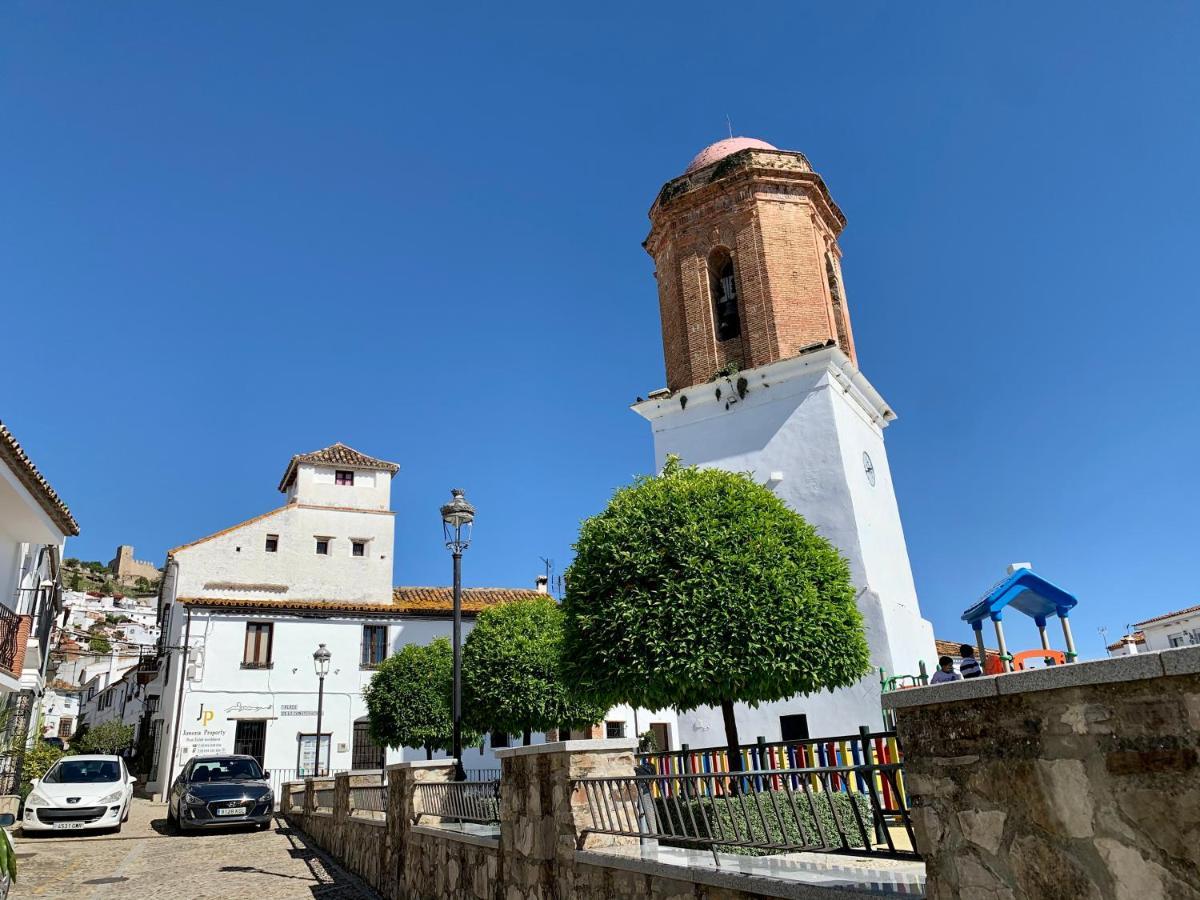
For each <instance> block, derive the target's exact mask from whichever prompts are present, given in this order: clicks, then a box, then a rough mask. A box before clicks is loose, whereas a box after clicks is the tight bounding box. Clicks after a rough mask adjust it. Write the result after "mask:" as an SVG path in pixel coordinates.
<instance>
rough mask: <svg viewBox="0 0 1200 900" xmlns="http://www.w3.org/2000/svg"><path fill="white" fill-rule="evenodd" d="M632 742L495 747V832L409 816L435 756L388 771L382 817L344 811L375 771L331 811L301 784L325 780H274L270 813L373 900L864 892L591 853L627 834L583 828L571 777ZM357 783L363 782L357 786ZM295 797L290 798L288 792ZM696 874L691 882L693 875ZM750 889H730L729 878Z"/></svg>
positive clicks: (618, 766) (617, 765)
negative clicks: (277, 783)
mask: <svg viewBox="0 0 1200 900" xmlns="http://www.w3.org/2000/svg"><path fill="white" fill-rule="evenodd" d="M634 745H635V742H634V741H602V740H592V741H567V742H563V743H556V744H542V745H538V746H532V747H515V748H511V749H509V750H501V751H498V753H497V756H499V757H501V767H502V773H503V774H502V785H503V787H502V789H501V795H500V796H501V801H500V820H501V829H500V837H499V838H496V837H492V836H488V835H482V834H471V833H461V832H457V831H455V830H452V829H451V828H450V827H439V826H438V824H437V823H436V820H431V819H429V818H425V819H423V820H422V821H421V823H420V824H414V822H413V820H414V818H415V817H416V816H417V814H418V813H420V812H421V806H420V803H421V799H420V798H421V795H420V793H419V792H418V791H417V790H416V785H417V784H420V783H422V782H431V781H449V780H451V778H452V776H453V766H452V764H451V763H448V762H446V761H445V760H437V761H433V762H412V763H400V764H398V765H394V766H389V767H388V769H387V779H388V792H387V810H388V813H387V818H386V819H385V820H380V819H365V818H358V817H355V816H352V815H351V814H350V812H349V797H350V793H349V792H350V788H351V787H352V786H354V784H355V783H356V779H369V778H374V779H375V781H374V782H373V783H376V784H377V783H378V778H379V774H378V773H375V774H373V775H365V774H363V773H349V774H344V775H337V776H335V777H334V779H333V782H334V786H335V794H334V809H333V811H332V812H324V811H317V810H315V809H313V806H312V791H311V790H310V789H309V788H310V786H321V785H322V784H324V783H325V782H326V781H327V780H326V779H321V780H315V779H309V781H308V782H307V783H303V782H290V783H288V784H286V785H284V787H283V790H282V796H281V803H280V808H281V810H282V812H283V814H284V816H285V817H286V818H287V819H288V821H289V822H290V823H291V824H292V825H293V826H294V827H296V828H298V829H299V830H301V831H303V832H305V833H306V834H307V835H308V836H309V837H311V838H312V840H313V842H314V843H315V844H317V845H318V846H320V847H321V848H322V849H323V850H325V851H326V852H327V853H329V854H330V855H331V856H332V857H334V858H335V859H336V860H337V861H338V862H339V863H340V864H341V865H343V866H345V867H346V868H347V869H349V870H350V871H352V872H354V873H356V874H357V875H359V876H360V877H362V878H363V880H365V881H366V882H367V883H369V884H370V885H371V886H372V887H374V888H375V890H377V891H378V892H379V893H380V894H381V895H382V896H383V897H385V898H389V900H391V898H406V900H407V898H421V900H426V898H428V900H559V898H578V900H608V898H614V897H616V898H625V897H628V898H635V897H636V898H641V897H656V898H676V897H678V898H683V897H687V898H702V900H703V898H707V900H756V898H767V897H820V898H833V897H839V896H862V895H861V894H858V893H852V894H851V893H847V892H845V891H841V890H836V889H833V890H827V889H822V888H811V887H806V886H804V885H800V884H797V883H796V882H783V881H781V882H772V881H771V879H768V878H763V877H755V878H751V877H748V876H741V875H738V874H737V873H732V874H728V875H726V876H724V877H722V878H716V877H715V876H714V875H713V873H712V871H711V870H708V871H707V872H703V873H701V872H693V870H691V869H689V868H686V867H682V866H674V867H666V868H667V869H669V870H670V871H669V872H664V871H662V870H663V869H664V866H663V865H662V864H657V865H646V866H643V865H642V864H641V863H640V861H638V860H636V859H633V858H629V857H627V858H625V859H623V860H621V861H620V862H619V863H618V862H617V861H612V863H611V864H610V863H609V861H607V860H605V858H604V856H603V855H602V854H601V853H597V852H596V851H602V850H606V849H607V850H614V849H618V848H620V847H627V848H630V849H636V845H637V841H636V839H635V838H621V837H610V836H606V835H592V834H586V835H585V834H584V832H585V830H586V829H587V828H588V827H589V826H590V825H591V821H590V812H589V810H588V806H587V798H586V796H585V795H584V793H583V791H582V790H578V791H576V790H573V789H572V784H571V782H572V779H575V778H581V777H586V776H603V775H630V774H632V772H633V765H634V762H633V749H634ZM357 783H363V782H361V781H360V782H357ZM297 797H300V798H302V802H297V800H296V799H295V798H297ZM692 875H695V876H696V877H697V878H699V879H700V880H691V879H692ZM733 883H737V884H749V883H753V885H754V886H755V887H756V888H757V889H749V888H748V889H745V890H743V889H739V888H738V887H733V886H731V884H733Z"/></svg>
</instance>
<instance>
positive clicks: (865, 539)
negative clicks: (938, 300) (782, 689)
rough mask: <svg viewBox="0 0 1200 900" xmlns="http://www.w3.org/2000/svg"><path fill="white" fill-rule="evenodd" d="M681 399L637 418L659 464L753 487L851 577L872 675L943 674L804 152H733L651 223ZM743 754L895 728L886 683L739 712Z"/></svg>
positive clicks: (672, 378) (686, 736)
mask: <svg viewBox="0 0 1200 900" xmlns="http://www.w3.org/2000/svg"><path fill="white" fill-rule="evenodd" d="M650 220H651V231H650V236H649V237H648V238H647V239H646V244H645V246H646V249H647V251H648V252H649V253H650V254H651V256H653V257H654V260H655V264H656V277H657V280H658V290H659V304H660V307H661V314H662V323H663V344H664V354H665V357H666V362H667V383H668V388H667V389H666V390H661V391H655V392H654V393H652V394H651V395H650V399H648V400H645V401H641V402H639V403H637V404H636V405H635V406H634V407H633V409H634V410H635V411H636V412H637V413H638V414H639V415H641V416H642V417H643V418H645V419H646V420H647V421H649V423H650V425H651V428H652V430H653V435H654V455H655V465H656V467H658V468H661V466H662V465H663V463H664V462H665V461H666V458H667V456H668V454H676V455H678V456H679V457H680V458H681V460H682V462H683V463H684V464H697V465H702V466H715V467H718V468H722V469H727V470H730V471H735V472H749V473H752V475H753V477H754V478H755V479H756V480H758V481H759V482H761V483H763V484H765V485H767V486H768V487H770V488H771V489H772V490H774V491H775V493H776V495H777V496H779V497H780V498H781V499H782V500H784V501H785V502H786V503H787V504H788V505H789V506H790V507H791V508H792V509H794V510H796V511H797V512H799V513H801V514H802V515H803V516H804V517H805V518H806V519H807V520H808V521H809V522H810V523H811V524H812V525H813V526H815V527H816V529H817V531H818V532H820V533H821V534H822V535H823V536H824V537H826V538H827V539H828V540H829V541H830V542H832V543H833V545H834V546H836V547H837V548H838V550H839V551H840V552H841V553H842V555H843V556H845V557H846V559H847V560H848V561H849V563H850V571H851V576H852V578H853V581H854V584H855V585H856V587H857V589H858V608H859V610H860V611H861V613H862V615H863V618H864V620H865V624H866V637H867V642H868V644H869V647H870V651H871V661H872V664H873V665H874V666H875V667H877V668H882V669H883V670H884V671H885V673H886V675H887V676H894V675H915V674H916V673H917V672H918V666H919V662H920V661H921V660H925V662H926V664H927V666H928V668H929V671H930V672H932V671H933V669H934V668H935V660H934V659H933V657H932V648H933V646H934V639H933V631H932V627H931V626H930V623H929V622H928V621H926V620H925V619H924V618H923V617H922V616H921V610H920V606H919V604H918V601H917V593H916V588H915V586H914V583H913V576H912V571H911V568H910V566H909V560H908V550H907V547H906V545H905V540H904V529H903V527H902V525H901V522H900V513H899V509H898V506H897V503H896V494H895V490H894V488H893V484H892V472H891V468H890V466H889V465H888V457H887V450H886V448H885V445H884V440H883V431H884V429H885V428H886V427H887V426H888V425H889V424H890V423H891V422H892V421H894V420H895V418H896V414H895V412H894V411H893V408H892V407H891V405H890V404H888V403H887V402H885V401H884V399H883V397H881V396H880V394H879V392H878V391H877V390H876V389H875V388H874V386H872V384H871V383H870V382H869V381H868V380H867V378H866V376H865V375H864V374H863V373H862V371H861V370H860V369H859V367H858V365H857V362H856V354H855V347H854V339H853V333H852V330H851V327H850V316H849V309H848V306H847V302H846V292H845V285H844V284H843V282H842V273H841V251H840V249H839V248H838V245H837V236H838V234H839V233H840V231H841V229H842V227H843V226H844V224H845V219H844V217H843V216H842V214H841V211H840V210H839V209H838V208H837V207H836V205H834V203H833V201H832V199H831V197H830V196H829V192H828V190H827V189H826V187H825V185H824V182H823V181H822V180H821V178H820V176H819V175H817V174H816V173H815V172H814V171H813V170H812V168H811V166H810V165H809V163H808V160H807V159H805V158H804V157H803V155H801V154H799V153H794V152H790V151H782V150H777V149H776V148H774V147H771V146H770V145H769V144H766V143H764V142H762V141H756V140H752V139H746V138H733V139H730V140H725V141H720V142H718V143H717V144H714V145H713V146H711V147H708V148H706V149H705V150H703V151H702V152H701V153H700V154H699V155H698V156H697V157H696V159H695V160H693V162H692V165H691V166H689V167H688V169H687V171H686V172H685V173H684V174H683V175H682V176H680V177H678V178H675V179H672V180H671V181H669V182H668V183H667V184H666V185H664V187H663V189H662V191H661V192H660V193H659V195H658V199H656V201H655V203H654V205H653V206H652V208H651V210H650ZM736 715H737V722H738V729H739V733H740V736H741V739H742V740H743V741H753V740H754V739H755V737H757V736H759V735H762V736H764V737H766V738H767V739H768V740H780V739H788V738H800V737H807V736H809V735H811V736H813V737H820V736H829V735H841V734H849V733H853V732H855V731H856V730H857V729H858V727H859V726H860V725H867V726H870V727H871V728H873V729H874V728H879V727H881V725H882V722H883V718H882V712H881V709H880V684H879V677H878V674H877V673H876V674H872V675H868V676H867V677H866V678H864V679H863V681H861V682H860V683H859V684H857V685H855V686H854V687H851V688H847V689H844V690H839V691H836V692H834V693H828V692H825V693H821V694H819V695H815V696H803V697H793V698H791V699H789V700H786V701H781V702H776V703H765V704H762V705H761V706H759V707H758V708H755V709H752V708H749V707H748V706H745V705H742V706H740V707H739V708H738V709H737V712H736ZM679 737H680V740H682V741H686V742H688V743H690V744H692V745H693V746H697V747H702V746H713V745H715V744H721V743H723V742H724V729H723V723H722V717H721V713H720V711H719V710H716V709H700V710H696V711H694V712H692V713H687V714H682V715H681V716H680V736H679Z"/></svg>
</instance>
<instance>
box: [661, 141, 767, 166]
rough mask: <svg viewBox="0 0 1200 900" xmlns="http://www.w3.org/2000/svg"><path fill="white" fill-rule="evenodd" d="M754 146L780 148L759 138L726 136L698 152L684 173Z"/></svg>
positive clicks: (757, 148)
mask: <svg viewBox="0 0 1200 900" xmlns="http://www.w3.org/2000/svg"><path fill="white" fill-rule="evenodd" d="M751 147H753V148H754V149H755V150H778V149H779V148H778V147H774V146H772V145H771V144H768V143H767V142H766V141H760V140H759V139H758V138H748V137H731V138H725V140H723V141H717V142H716V143H715V144H709V145H708V146H707V147H705V148H704V149H703V150H701V151H700V152H699V153H697V154H696V158H695V159H693V160H692V161H691V163H690V164H689V165H688V167H687V168H686V169H684V170H683V174H684V175H688V174H690V173H692V172H695V171H696V170H697V169H703V168H704V167H705V166H711V165H712V164H713V163H715V162H716V161H717V160H721V159H724V158H725V157H727V156H730V155H732V154H734V153H737V152H738V151H739V150H747V149H749V148H751Z"/></svg>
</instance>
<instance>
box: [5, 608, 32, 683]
mask: <svg viewBox="0 0 1200 900" xmlns="http://www.w3.org/2000/svg"><path fill="white" fill-rule="evenodd" d="M28 620H29V616H19V615H17V614H16V613H15V612H13V611H12V610H11V609H9V608H8V607H7V606H3V605H0V668H4V669H7V670H8V671H9V672H11V673H12V674H13V675H16V676H18V677H20V675H21V668H22V665H23V664H24V662H25V647H26V645H27V643H28V642H29V630H28V627H26V628H25V629H22V627H21V626H22V624H24V623H27V622H28Z"/></svg>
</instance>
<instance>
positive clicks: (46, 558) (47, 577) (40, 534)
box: [0, 423, 79, 794]
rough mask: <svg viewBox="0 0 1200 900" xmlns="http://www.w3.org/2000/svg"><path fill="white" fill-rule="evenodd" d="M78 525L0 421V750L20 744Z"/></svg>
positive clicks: (2, 776)
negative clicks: (1, 711)
mask: <svg viewBox="0 0 1200 900" xmlns="http://www.w3.org/2000/svg"><path fill="white" fill-rule="evenodd" d="M77 534H79V525H78V523H76V521H75V518H74V517H73V516H72V515H71V511H70V510H69V509H68V508H67V506H66V504H65V503H63V501H62V500H61V499H60V498H59V496H58V494H56V493H55V491H54V489H53V488H52V487H50V483H49V482H48V481H46V479H45V478H44V477H43V476H42V474H41V473H40V472H39V471H38V469H37V466H35V465H34V464H33V461H32V460H31V459H30V458H29V457H28V456H27V455H26V454H25V451H24V450H22V449H21V445H20V444H19V443H17V440H16V438H14V437H13V435H12V433H11V432H10V431H9V430H8V429H7V428H6V427H5V426H4V425H3V423H0V695H2V696H0V702H3V703H4V707H5V709H6V710H7V711H8V716H7V721H6V733H5V735H4V739H5V742H6V744H8V745H10V746H11V745H13V744H16V745H18V746H23V745H24V742H25V740H26V738H27V736H28V734H29V730H30V724H31V719H32V718H33V716H34V713H35V710H36V704H37V701H38V699H39V698H40V697H41V696H42V693H43V692H44V690H45V686H46V663H47V656H48V652H49V639H50V632H51V629H52V628H53V626H54V617H55V616H56V615H57V613H58V611H59V609H60V608H61V602H62V584H61V580H60V576H59V568H60V566H61V564H62V559H63V550H64V548H65V546H66V541H67V538H68V537H70V536H74V535H77ZM19 766H20V760H19V757H18V758H13V757H6V758H5V759H4V761H3V763H0V794H11V793H13V792H14V789H15V786H16V780H17V777H18V775H19Z"/></svg>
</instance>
